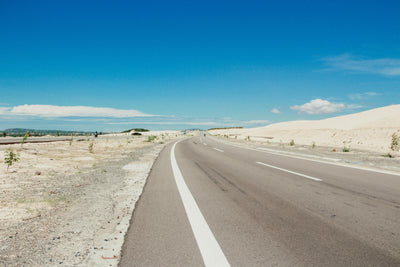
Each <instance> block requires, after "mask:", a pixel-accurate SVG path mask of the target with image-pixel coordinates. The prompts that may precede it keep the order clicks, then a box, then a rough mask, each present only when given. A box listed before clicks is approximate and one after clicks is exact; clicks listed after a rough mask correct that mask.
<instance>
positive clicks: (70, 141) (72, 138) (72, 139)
mask: <svg viewBox="0 0 400 267" xmlns="http://www.w3.org/2000/svg"><path fill="white" fill-rule="evenodd" d="M73 141H74V136H73V135H71V140H69V145H70V146H72V142H73Z"/></svg>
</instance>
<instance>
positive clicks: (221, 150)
mask: <svg viewBox="0 0 400 267" xmlns="http://www.w3.org/2000/svg"><path fill="white" fill-rule="evenodd" d="M213 149H214V150H217V151H219V152H224V151H223V150H221V149H219V148H216V147H214V148H213Z"/></svg>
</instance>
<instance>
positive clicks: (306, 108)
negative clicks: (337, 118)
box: [290, 98, 346, 114]
mask: <svg viewBox="0 0 400 267" xmlns="http://www.w3.org/2000/svg"><path fill="white" fill-rule="evenodd" d="M345 107H346V105H345V104H342V103H332V102H329V101H328V100H323V99H319V98H317V99H314V100H311V101H310V102H308V103H305V104H303V105H300V106H299V105H296V106H291V107H290V109H292V110H295V111H297V113H300V114H329V113H335V112H338V111H341V110H343V109H344V108H345Z"/></svg>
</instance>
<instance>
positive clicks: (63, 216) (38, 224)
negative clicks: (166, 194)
mask: <svg viewBox="0 0 400 267" xmlns="http://www.w3.org/2000/svg"><path fill="white" fill-rule="evenodd" d="M146 135H157V136H158V138H157V139H155V140H153V141H152V142H147V140H148V137H147V136H129V135H119V136H100V137H99V138H97V139H94V138H88V139H84V140H83V141H76V140H73V141H71V142H69V141H67V142H65V141H64V142H53V143H26V144H24V145H23V146H21V145H20V144H15V145H3V146H0V153H1V158H0V263H1V264H0V265H2V266H21V265H32V266H43V265H45V266H49V265H50V266H51V265H60V264H61V265H66V266H71V265H75V266H116V265H117V264H118V260H119V255H120V248H121V246H122V243H123V238H124V235H125V232H126V230H127V228H128V226H129V221H130V218H131V215H132V212H133V209H134V207H135V203H136V201H137V200H138V198H139V196H140V194H141V192H142V189H143V186H144V184H145V182H146V178H147V175H148V173H149V171H150V169H151V166H152V164H153V162H154V160H155V159H156V157H157V155H158V153H159V152H160V151H161V149H162V148H163V147H164V145H165V144H166V143H168V142H170V141H172V140H174V139H177V138H180V137H181V135H180V133H178V132H157V133H148V134H146ZM91 144H93V145H92V148H93V150H92V151H90V149H89V147H90V146H91ZM8 148H11V149H13V150H14V151H15V152H17V153H18V154H19V157H20V160H19V161H18V162H16V163H15V164H14V165H13V166H11V167H10V169H9V170H8V171H7V168H6V165H5V164H4V162H3V158H4V157H3V155H4V151H5V150H6V149H8Z"/></svg>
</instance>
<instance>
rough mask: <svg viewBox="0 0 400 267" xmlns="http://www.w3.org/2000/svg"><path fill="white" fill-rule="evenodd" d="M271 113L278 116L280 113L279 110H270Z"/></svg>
mask: <svg viewBox="0 0 400 267" xmlns="http://www.w3.org/2000/svg"><path fill="white" fill-rule="evenodd" d="M271 112H272V113H274V114H279V113H281V111H280V110H279V109H277V108H273V109H271Z"/></svg>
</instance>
